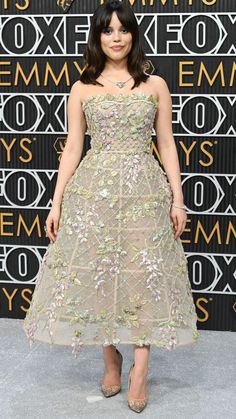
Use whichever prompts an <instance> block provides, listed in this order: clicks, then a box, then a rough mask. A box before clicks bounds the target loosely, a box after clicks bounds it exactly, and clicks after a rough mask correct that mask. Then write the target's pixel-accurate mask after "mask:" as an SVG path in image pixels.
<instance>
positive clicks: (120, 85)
mask: <svg viewBox="0 0 236 419" xmlns="http://www.w3.org/2000/svg"><path fill="white" fill-rule="evenodd" d="M100 76H101V77H103V78H104V79H105V80H107V81H109V82H110V83H112V84H115V85H116V86H117V87H119V88H120V89H122V87H124V85H125V84H126V83H127V82H128V81H129V80H131V79H132V78H133V77H130V78H129V79H128V80H126V81H116V82H114V81H111V80H109V79H108V78H107V77H105V76H103V75H102V74H100Z"/></svg>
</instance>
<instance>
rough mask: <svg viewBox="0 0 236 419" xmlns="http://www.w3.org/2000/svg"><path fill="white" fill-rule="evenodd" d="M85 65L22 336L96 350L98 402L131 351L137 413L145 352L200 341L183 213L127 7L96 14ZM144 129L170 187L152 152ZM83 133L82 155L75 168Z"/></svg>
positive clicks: (173, 158)
mask: <svg viewBox="0 0 236 419" xmlns="http://www.w3.org/2000/svg"><path fill="white" fill-rule="evenodd" d="M84 57H85V63H86V68H85V70H84V72H83V74H82V76H81V79H80V80H79V81H77V82H75V83H74V85H73V86H72V89H71V92H70V96H69V101H68V125H69V132H68V137H67V142H66V145H65V149H64V151H63V154H62V157H61V161H60V166H59V172H58V179H57V184H56V188H55V192H54V196H53V204H52V208H51V211H50V213H49V215H48V218H47V221H46V229H47V233H48V236H49V238H50V244H49V246H48V249H47V252H46V253H45V255H44V258H43V263H42V267H41V271H40V274H39V277H38V279H37V283H36V287H35V291H34V294H33V298H32V302H31V306H30V309H29V310H28V312H27V316H26V319H25V321H24V322H25V331H26V333H27V336H28V337H29V339H30V341H31V342H32V341H34V340H35V339H38V340H44V341H47V342H50V343H57V344H66V345H68V344H70V343H71V345H72V347H73V353H75V354H77V352H78V351H79V350H80V347H81V346H82V345H83V344H99V345H103V357H104V364H105V372H104V377H103V381H102V385H101V390H102V392H103V394H104V395H105V396H106V397H110V396H114V395H115V394H117V393H118V392H119V391H120V390H121V370H122V361H123V358H122V355H121V353H120V352H119V351H118V349H117V348H116V344H119V343H128V344H132V345H133V347H134V363H133V364H132V366H131V368H130V373H129V386H128V387H129V388H128V405H129V407H130V408H131V409H132V410H134V411H135V412H141V411H142V410H143V409H144V408H145V406H146V405H147V388H146V386H147V384H146V381H147V373H148V360H149V353H150V345H151V344H154V345H155V346H157V347H163V348H167V349H173V348H175V347H177V346H179V345H187V344H192V343H194V342H196V341H197V337H198V335H199V333H198V331H197V328H196V311H195V305H194V303H193V298H192V294H191V288H190V283H189V279H188V272H187V261H186V257H185V255H184V251H183V247H182V244H181V241H180V238H179V237H180V235H181V233H182V232H183V230H184V227H185V224H186V212H185V206H184V202H183V193H182V188H181V178H180V169H179V162H178V156H177V151H176V147H175V142H174V139H173V134H172V121H171V116H172V109H171V97H170V93H169V90H168V87H167V85H166V83H165V81H164V80H163V79H162V78H161V77H159V76H149V75H148V74H146V73H145V72H144V64H145V56H144V53H143V51H142V48H141V46H140V43H139V32H138V25H137V21H136V18H135V16H134V13H133V11H132V8H131V7H130V6H129V4H128V2H125V1H118V0H114V1H108V2H106V3H105V4H104V5H102V6H99V7H98V9H97V10H96V11H95V13H94V16H93V19H92V24H91V29H90V33H89V40H88V45H87V47H86V50H85V54H84ZM153 126H154V128H155V130H156V133H157V137H158V150H159V153H160V156H161V160H162V162H163V165H164V168H165V171H166V174H167V177H168V180H169V183H168V182H167V179H166V177H165V175H164V172H163V170H162V169H161V167H160V166H159V163H158V162H157V161H156V160H155V158H154V156H153V155H151V153H150V145H151V140H152V137H151V135H152V128H153ZM86 130H88V133H89V134H90V136H91V149H90V150H89V151H88V152H87V154H86V156H85V157H84V159H83V160H82V162H81V163H80V164H79V162H80V159H81V155H82V150H83V141H84V134H85V132H86ZM78 165H79V167H78ZM59 220H60V225H59Z"/></svg>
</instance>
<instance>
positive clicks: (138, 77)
mask: <svg viewBox="0 0 236 419" xmlns="http://www.w3.org/2000/svg"><path fill="white" fill-rule="evenodd" d="M113 12H116V14H117V17H118V19H119V20H120V22H121V23H122V25H123V26H124V27H125V28H126V29H127V30H128V31H129V32H130V33H131V34H132V48H131V51H130V53H129V55H128V60H127V67H128V72H129V73H130V75H131V76H132V77H133V79H134V84H133V86H132V89H133V88H134V87H136V86H139V84H140V83H141V82H142V81H144V82H145V81H146V80H147V79H148V77H149V75H148V74H147V73H145V72H144V67H145V62H146V61H147V58H146V56H145V54H144V52H143V49H142V47H141V44H140V40H139V29H138V23H137V20H136V17H135V15H134V12H133V10H132V8H131V6H130V4H129V2H128V1H127V0H121V1H120V0H107V1H106V3H104V4H103V5H101V6H99V7H98V8H97V9H96V10H95V12H94V14H93V17H92V20H91V27H90V32H89V38H88V43H87V45H86V47H85V50H84V64H85V69H84V71H83V73H82V74H81V76H80V81H81V82H82V83H84V84H99V85H100V86H103V84H101V83H99V82H98V81H97V80H96V79H97V77H98V76H99V75H100V74H101V73H102V71H103V69H104V67H105V62H106V55H105V54H104V52H103V51H102V48H101V44H100V34H101V32H102V30H103V29H105V28H107V27H108V26H109V24H110V21H111V17H112V13H113Z"/></svg>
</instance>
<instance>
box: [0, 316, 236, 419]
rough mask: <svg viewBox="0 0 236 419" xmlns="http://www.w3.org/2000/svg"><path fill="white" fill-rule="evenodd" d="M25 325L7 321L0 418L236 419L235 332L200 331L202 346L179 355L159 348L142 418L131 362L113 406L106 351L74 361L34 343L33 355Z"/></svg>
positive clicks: (1, 323) (0, 329)
mask: <svg viewBox="0 0 236 419" xmlns="http://www.w3.org/2000/svg"><path fill="white" fill-rule="evenodd" d="M22 324H23V320H14V319H0V341H1V349H0V350H1V356H0V382H1V383H0V417H1V418H3V419H13V418H14V419H18V418H19V419H23V418H30V419H48V418H49V419H54V418H55V419H65V418H66V419H72V418H73V419H75V418H79V419H85V418H86V419H87V418H94V419H95V418H96V419H100V418H101V419H121V418H135V417H137V416H138V417H142V418H145V419H146V418H148V419H150V418H155V419H156V418H158V419H190V418H191V419H192V418H199V419H231V418H234V419H235V418H236V361H235V358H236V333H231V332H216V331H203V330H200V338H199V340H198V343H197V345H195V346H186V347H181V348H177V349H175V350H172V351H168V350H164V349H158V348H154V347H152V349H151V354H150V364H149V365H150V367H149V381H148V388H149V403H148V406H147V408H146V409H145V410H144V411H143V412H142V413H141V414H139V415H137V413H134V412H132V411H131V410H130V409H128V406H127V402H126V391H127V375H128V369H129V366H130V364H131V361H132V346H129V345H119V349H120V350H121V352H122V353H123V355H124V365H123V380H122V383H123V390H122V392H121V393H120V394H118V395H117V396H115V397H112V398H110V399H106V398H104V397H103V396H102V395H101V393H100V390H99V383H100V379H101V376H102V372H103V362H102V352H101V348H100V347H99V346H97V347H88V346H87V347H84V348H83V352H81V354H80V357H78V358H74V356H73V355H72V353H71V349H70V347H68V346H59V345H54V346H52V347H51V348H50V345H48V344H46V343H42V342H35V343H34V345H33V347H32V349H31V352H30V349H29V344H28V341H27V338H26V336H25V334H24V331H23V329H22Z"/></svg>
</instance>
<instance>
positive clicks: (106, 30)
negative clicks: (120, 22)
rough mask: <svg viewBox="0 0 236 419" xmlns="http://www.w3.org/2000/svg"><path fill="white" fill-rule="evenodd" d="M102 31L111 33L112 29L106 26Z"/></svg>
mask: <svg viewBox="0 0 236 419" xmlns="http://www.w3.org/2000/svg"><path fill="white" fill-rule="evenodd" d="M102 32H103V33H110V32H111V30H110V29H108V28H104V29H103V30H102Z"/></svg>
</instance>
